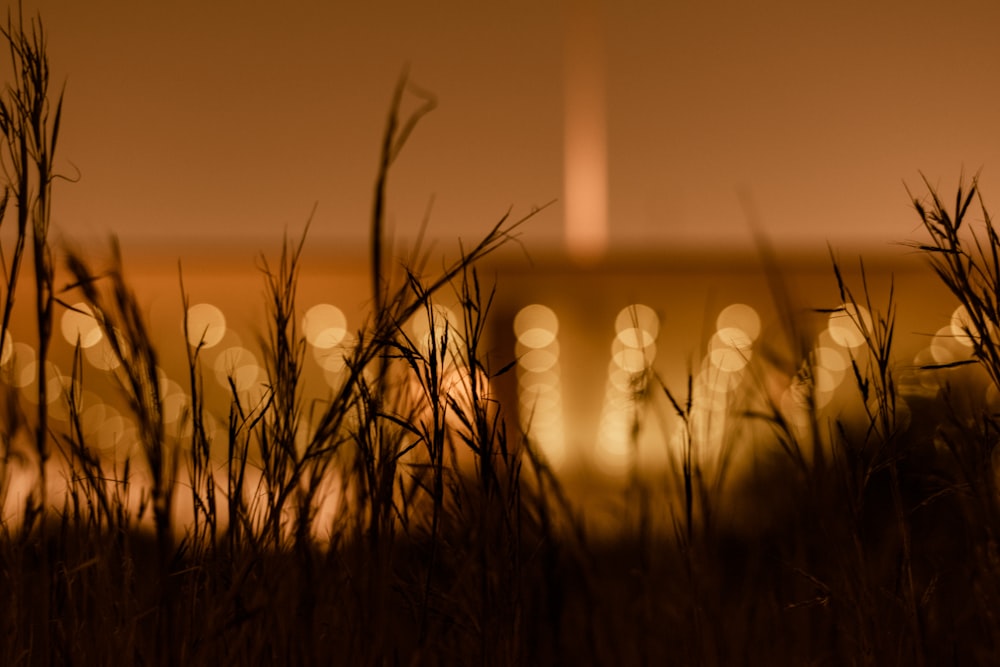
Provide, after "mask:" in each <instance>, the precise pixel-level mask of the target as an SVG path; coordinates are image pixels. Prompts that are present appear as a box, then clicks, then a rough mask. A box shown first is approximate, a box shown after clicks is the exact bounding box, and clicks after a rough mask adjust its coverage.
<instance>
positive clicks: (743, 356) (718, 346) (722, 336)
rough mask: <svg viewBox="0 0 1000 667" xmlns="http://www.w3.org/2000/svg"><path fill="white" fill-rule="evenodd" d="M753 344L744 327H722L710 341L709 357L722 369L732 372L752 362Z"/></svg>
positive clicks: (714, 364) (712, 362)
mask: <svg viewBox="0 0 1000 667" xmlns="http://www.w3.org/2000/svg"><path fill="white" fill-rule="evenodd" d="M752 346H753V341H752V340H751V339H750V336H748V335H747V333H746V332H745V331H743V330H742V329H736V328H734V327H728V328H726V329H720V330H719V331H716V332H715V333H714V334H713V335H712V338H711V339H710V340H709V341H708V358H709V361H710V362H711V364H712V365H713V366H715V367H716V368H718V369H719V370H720V371H723V372H730V373H731V372H734V371H738V370H741V369H742V368H744V367H746V365H747V364H748V363H749V362H750V357H751V356H752V355H753V349H752Z"/></svg>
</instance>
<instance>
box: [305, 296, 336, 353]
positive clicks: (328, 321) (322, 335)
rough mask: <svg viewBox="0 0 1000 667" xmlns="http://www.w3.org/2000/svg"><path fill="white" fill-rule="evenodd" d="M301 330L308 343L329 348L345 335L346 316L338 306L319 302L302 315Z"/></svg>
mask: <svg viewBox="0 0 1000 667" xmlns="http://www.w3.org/2000/svg"><path fill="white" fill-rule="evenodd" d="M302 330H303V331H304V332H305V336H306V341H308V342H309V344H310V345H312V346H313V347H316V348H321V349H330V348H331V347H334V346H336V345H338V344H339V343H340V342H341V341H342V340H344V337H345V336H346V335H347V318H346V317H345V316H344V313H343V312H342V311H341V310H340V308H337V307H336V306H332V305H330V304H328V303H320V304H317V305H315V306H313V307H312V308H310V309H309V310H307V311H306V314H305V315H304V316H303V317H302Z"/></svg>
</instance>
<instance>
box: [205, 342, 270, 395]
mask: <svg viewBox="0 0 1000 667" xmlns="http://www.w3.org/2000/svg"><path fill="white" fill-rule="evenodd" d="M261 370H262V369H261V367H260V364H259V363H258V362H257V357H256V356H255V355H254V353H253V352H251V351H250V350H248V349H246V348H245V347H230V348H226V349H225V350H223V351H222V352H221V353H220V354H219V356H218V358H216V360H215V379H216V381H218V383H219V384H220V385H221V386H222V387H224V388H226V389H229V388H230V386H229V380H230V378H232V381H233V385H235V386H236V390H237V391H240V392H243V391H248V390H250V389H251V388H252V387H253V386H254V384H255V383H256V382H257V379H258V377H259V375H260V373H261Z"/></svg>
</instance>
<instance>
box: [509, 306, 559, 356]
mask: <svg viewBox="0 0 1000 667" xmlns="http://www.w3.org/2000/svg"><path fill="white" fill-rule="evenodd" d="M558 333H559V318H558V317H556V314H555V311H553V310H552V309H551V308H549V307H548V306H543V305H541V304H538V303H533V304H531V305H529V306H525V307H524V308H522V309H521V310H519V311H518V313H517V315H515V316H514V335H515V336H517V342H518V343H520V344H521V345H524V346H525V347H532V348H542V347H546V346H548V345H550V344H551V343H552V342H553V341H554V340H555V339H556V336H557V335H558Z"/></svg>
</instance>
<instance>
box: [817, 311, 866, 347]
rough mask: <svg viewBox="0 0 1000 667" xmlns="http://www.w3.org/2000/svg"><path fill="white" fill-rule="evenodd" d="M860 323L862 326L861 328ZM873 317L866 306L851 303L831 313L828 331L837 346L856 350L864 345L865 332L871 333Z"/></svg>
mask: <svg viewBox="0 0 1000 667" xmlns="http://www.w3.org/2000/svg"><path fill="white" fill-rule="evenodd" d="M858 323H860V324H861V325H862V326H861V327H859V326H858ZM871 329H872V317H871V314H870V313H869V312H868V310H867V309H866V308H865V307H864V306H855V305H854V304H851V303H844V304H841V305H840V306H839V307H838V308H837V310H836V311H835V312H832V313H830V319H829V321H828V323H827V330H828V331H829V332H830V337H831V338H832V339H833V341H834V342H835V343H837V345H840V346H841V347H847V348H851V349H853V348H856V347H860V346H861V345H864V343H865V334H864V332H865V331H869V332H870V331H871Z"/></svg>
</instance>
